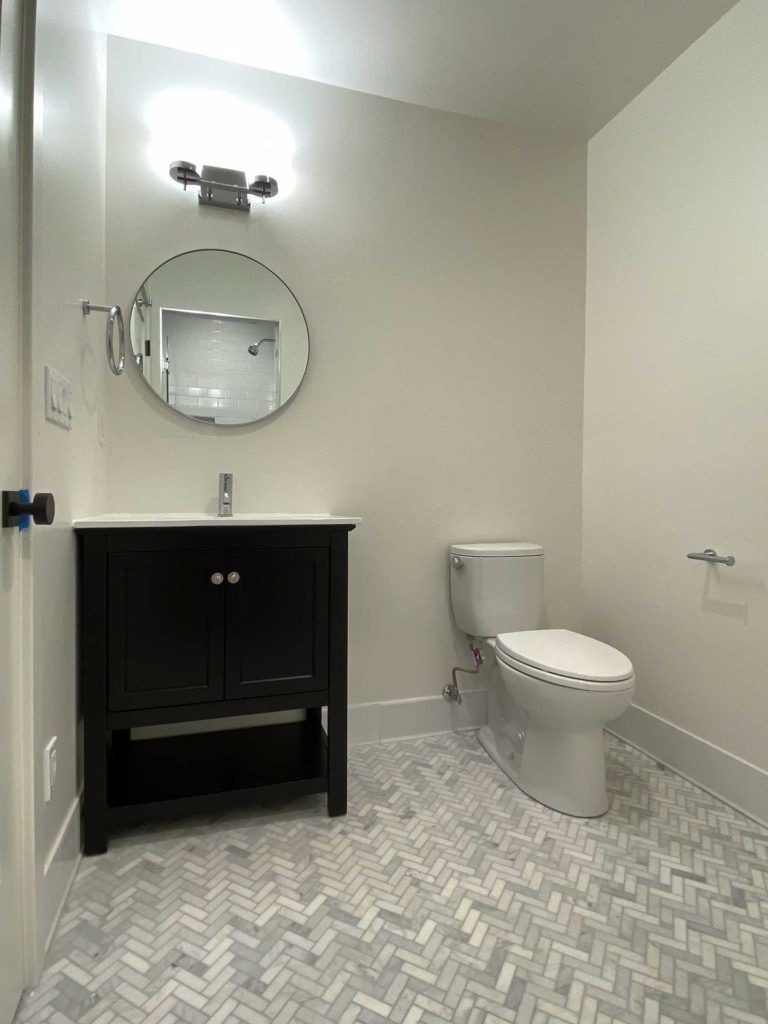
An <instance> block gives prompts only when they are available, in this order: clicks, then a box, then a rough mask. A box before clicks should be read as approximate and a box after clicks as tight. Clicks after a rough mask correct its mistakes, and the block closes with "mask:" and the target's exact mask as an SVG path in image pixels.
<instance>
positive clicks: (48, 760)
mask: <svg viewBox="0 0 768 1024" xmlns="http://www.w3.org/2000/svg"><path fill="white" fill-rule="evenodd" d="M56 744H57V738H56V736H51V738H50V739H49V740H48V742H47V743H46V744H45V747H44V748H43V799H44V800H45V802H46V803H48V801H49V800H50V799H51V797H52V796H53V791H54V790H55V789H56V774H57V772H58V768H59V764H58V749H57V746H56Z"/></svg>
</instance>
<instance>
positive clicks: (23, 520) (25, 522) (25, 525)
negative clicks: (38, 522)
mask: <svg viewBox="0 0 768 1024" xmlns="http://www.w3.org/2000/svg"><path fill="white" fill-rule="evenodd" d="M19 499H20V500H21V501H23V502H24V503H25V504H26V503H27V502H28V501H29V491H28V490H27V489H26V487H24V488H22V490H20V491H19ZM19 529H20V530H28V529H29V516H26V515H24V516H19Z"/></svg>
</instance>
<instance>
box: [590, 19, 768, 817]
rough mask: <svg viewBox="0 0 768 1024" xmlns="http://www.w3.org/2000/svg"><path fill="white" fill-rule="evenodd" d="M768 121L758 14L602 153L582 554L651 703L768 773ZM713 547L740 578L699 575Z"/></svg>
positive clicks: (673, 79)
mask: <svg viewBox="0 0 768 1024" xmlns="http://www.w3.org/2000/svg"><path fill="white" fill-rule="evenodd" d="M766 111H768V5H767V4H765V3H764V2H763V0H743V2H742V3H741V4H739V5H738V6H737V7H736V8H735V9H734V10H733V11H732V12H731V13H729V14H728V15H726V16H725V18H724V19H723V20H722V21H721V22H720V23H718V24H717V25H715V27H714V28H712V29H711V30H710V31H709V32H708V33H707V34H706V35H705V36H704V37H703V38H702V39H701V40H699V42H697V43H696V44H695V45H694V46H693V47H692V48H691V49H690V50H688V51H687V52H686V53H685V54H684V55H683V56H681V57H680V58H679V59H678V60H677V61H676V62H675V63H674V64H673V65H672V66H671V67H670V68H669V69H668V70H667V71H665V72H664V73H663V74H662V75H661V76H660V77H659V78H658V79H657V80H656V81H655V82H654V83H653V84H652V85H651V86H650V87H649V88H648V89H646V90H645V92H643V93H642V94H641V95H640V96H639V97H638V98H637V99H636V100H634V102H632V103H631V104H630V105H629V106H628V107H627V108H626V109H625V110H624V111H622V113H621V114H619V115H618V116H617V117H616V118H615V119H614V120H613V121H612V122H611V123H610V124H609V125H608V126H607V127H606V128H604V129H603V130H602V131H601V132H600V133H599V134H598V135H597V136H596V137H595V138H594V139H593V140H592V142H591V143H590V146H589V201H588V210H589V212H588V262H587V266H588V272H587V317H586V387H585V433H584V555H583V558H584V560H583V566H584V592H585V601H586V621H585V628H586V629H587V631H591V632H592V633H593V634H594V635H595V636H598V637H601V638H602V639H604V640H607V641H608V642H609V643H613V644H615V645H616V646H618V647H620V648H621V649H622V650H624V651H626V653H627V654H628V655H629V656H630V657H631V658H632V660H633V661H634V663H635V665H636V668H637V696H636V703H637V704H638V705H640V706H641V707H642V708H644V709H646V710H648V711H650V712H652V713H654V714H655V715H658V716H661V717H662V718H665V719H667V720H669V721H671V722H672V723H674V724H675V725H676V726H678V727H680V728H682V729H685V730H688V731H689V732H691V733H693V734H695V735H696V736H698V737H701V738H702V739H704V740H706V741H709V742H710V743H713V744H716V745H718V746H720V747H722V748H724V749H725V750H727V751H729V752H731V753H733V754H735V755H737V756H739V757H741V758H744V759H746V760H747V761H751V762H753V763H754V764H756V765H758V766H761V767H763V768H768V743H766V736H768V689H767V688H766V685H765V660H766V650H767V649H768V648H767V647H766V637H768V591H767V590H766V570H767V569H768V550H767V549H766V537H768V461H767V460H768V456H767V454H766V453H768V401H767V400H766V384H767V383H768V374H767V372H766V371H767V370H768V190H767V185H766V183H767V182H768V117H767V116H766ZM710 546H711V547H715V548H717V549H718V551H720V552H721V553H726V554H734V555H735V556H736V566H735V567H734V568H732V569H729V568H717V569H714V568H708V567H706V566H705V565H704V564H703V563H701V562H692V561H688V560H687V559H686V557H685V555H686V553H687V552H689V551H695V550H702V549H703V548H705V547H710ZM737 799H738V797H737Z"/></svg>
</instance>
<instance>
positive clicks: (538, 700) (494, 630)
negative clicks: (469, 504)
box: [450, 543, 635, 818]
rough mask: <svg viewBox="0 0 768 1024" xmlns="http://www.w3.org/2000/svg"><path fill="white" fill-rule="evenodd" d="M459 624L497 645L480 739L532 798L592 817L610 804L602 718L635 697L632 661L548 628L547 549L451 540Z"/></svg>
mask: <svg viewBox="0 0 768 1024" xmlns="http://www.w3.org/2000/svg"><path fill="white" fill-rule="evenodd" d="M450 564H451V600H452V603H453V613H454V617H455V619H456V624H457V625H458V627H459V629H461V630H463V631H464V632H465V633H467V634H468V635H469V636H471V637H475V638H477V639H483V640H485V641H486V642H487V643H488V644H489V645H490V646H491V647H492V648H494V651H495V654H496V665H497V666H498V671H493V672H492V676H491V685H490V690H489V693H488V724H487V725H486V726H484V727H483V728H482V729H481V730H480V742H481V743H482V745H483V747H485V749H486V750H487V751H488V753H489V754H490V756H491V757H492V758H493V760H494V761H495V762H496V764H497V765H498V766H499V767H500V768H501V769H502V771H504V772H505V773H506V774H507V775H508V776H509V777H510V778H511V779H512V781H513V782H515V783H516V784H517V785H518V786H519V787H520V789H522V790H523V791H524V792H525V793H527V794H528V795H529V796H532V797H533V798H534V800H538V801H540V802H541V803H543V804H546V805H547V806H548V807H552V808H554V809H555V810H557V811H562V812H563V813H564V814H573V815H576V816H578V817H585V818H592V817H597V816H598V815H600V814H605V812H606V811H607V810H608V792H607V790H606V786H605V759H604V754H603V726H604V725H605V723H606V722H610V721H611V719H613V718H616V717H617V716H618V715H620V714H621V713H622V711H624V710H625V709H626V708H627V707H629V705H630V703H631V701H632V694H633V693H634V689H635V677H634V672H633V669H632V663H631V661H630V660H629V658H627V657H625V656H624V655H623V654H622V653H621V652H620V651H617V650H615V649H614V648H613V647H609V646H608V645H607V644H604V643H601V642H600V641H599V640H594V639H592V638H591V637H588V636H583V635H582V634H581V633H573V632H572V631H571V630H569V629H541V628H539V627H540V626H541V625H542V624H543V616H544V549H543V548H541V547H540V546H539V545H538V544H522V543H503V544H454V545H453V547H452V548H451V553H450Z"/></svg>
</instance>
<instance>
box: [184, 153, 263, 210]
mask: <svg viewBox="0 0 768 1024" xmlns="http://www.w3.org/2000/svg"><path fill="white" fill-rule="evenodd" d="M168 173H169V174H170V176H171V177H172V178H173V180H174V181H177V182H178V183H179V184H180V185H183V186H184V191H185V192H186V191H187V186H192V187H193V188H199V189H200V195H199V196H198V203H203V204H204V205H206V206H221V207H223V208H224V209H226V210H241V211H243V212H244V213H247V212H248V211H249V210H250V208H251V204H250V202H249V200H248V196H258V198H259V199H260V200H261V201H262V203H264V201H265V200H266V199H271V198H272V197H273V196H276V195H277V182H276V181H275V179H274V178H270V177H269V175H267V174H257V175H256V177H255V178H254V179H253V181H252V182H251V183H250V185H249V184H248V179H247V178H246V176H245V174H244V172H243V171H236V170H234V169H233V168H231V167H214V166H213V165H211V164H203V166H202V172H201V173H200V172H198V170H197V167H196V166H195V164H192V163H190V162H189V161H188V160H174V162H173V163H172V164H171V166H170V168H169V169H168Z"/></svg>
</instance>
